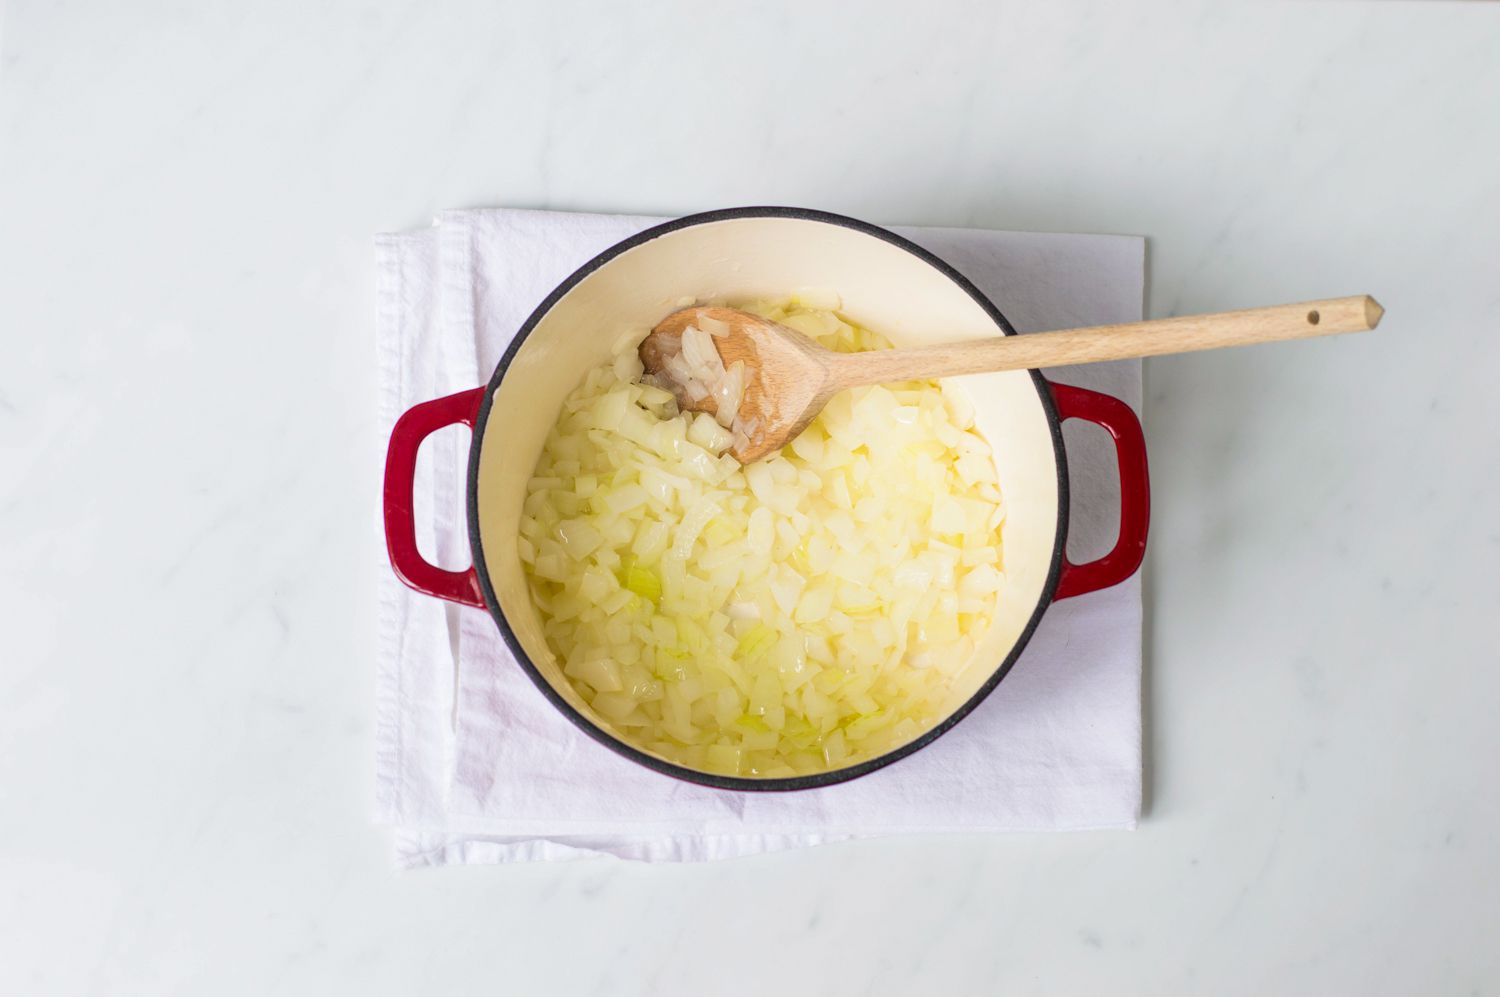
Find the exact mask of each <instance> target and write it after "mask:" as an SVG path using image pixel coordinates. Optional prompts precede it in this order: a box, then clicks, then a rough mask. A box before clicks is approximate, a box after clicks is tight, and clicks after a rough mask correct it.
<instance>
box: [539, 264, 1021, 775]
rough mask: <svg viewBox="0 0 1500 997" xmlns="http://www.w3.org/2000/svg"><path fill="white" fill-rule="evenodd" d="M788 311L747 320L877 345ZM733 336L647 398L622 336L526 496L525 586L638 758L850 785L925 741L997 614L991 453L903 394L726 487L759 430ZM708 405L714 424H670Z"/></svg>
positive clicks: (803, 304)
mask: <svg viewBox="0 0 1500 997" xmlns="http://www.w3.org/2000/svg"><path fill="white" fill-rule="evenodd" d="M799 299H800V300H799V301H798V302H797V303H795V304H791V305H787V304H766V303H752V304H751V305H749V306H748V307H749V308H750V310H752V311H755V312H756V313H757V314H762V315H764V316H765V317H767V318H770V319H773V320H775V321H781V322H785V323H786V324H787V325H789V326H791V327H793V328H796V329H798V330H799V331H802V332H804V333H806V334H807V335H810V336H813V337H814V338H816V339H818V341H819V342H821V343H822V344H823V345H824V346H827V347H829V348H831V349H840V350H845V351H848V350H854V349H867V348H883V347H886V346H888V345H889V344H887V343H885V342H884V340H882V339H880V338H879V337H878V336H876V335H875V334H874V333H872V332H870V331H869V330H866V329H862V328H859V327H856V326H851V325H849V324H848V323H847V322H846V321H845V320H843V319H841V318H840V317H839V316H838V315H836V314H834V313H833V312H832V311H831V310H827V309H831V308H835V307H837V304H836V302H837V298H836V296H829V295H822V296H819V295H814V294H809V293H807V292H803V293H802V294H801V295H799ZM814 300H816V301H817V302H818V303H819V304H823V305H826V306H827V309H824V310H818V309H816V308H813V307H810V304H811V302H812V301H814ZM726 332H727V327H726V326H724V324H723V323H721V322H716V321H712V320H706V319H700V320H699V321H698V324H697V326H696V327H691V328H689V329H686V330H684V333H683V336H682V340H681V343H680V346H679V347H678V351H677V352H676V353H674V354H672V355H670V356H667V357H665V358H664V362H663V368H662V372H661V375H659V376H647V377H641V375H640V371H639V361H638V360H637V358H636V352H635V351H636V348H637V347H638V345H639V343H640V341H641V338H642V336H643V335H644V332H643V331H642V330H630V331H628V332H625V333H623V334H622V335H621V336H620V337H619V338H618V340H617V342H616V343H615V350H614V351H613V359H612V360H610V361H609V362H607V363H605V364H603V365H602V366H601V367H599V368H598V369H596V370H594V371H592V372H591V373H590V374H589V375H588V377H586V378H585V379H584V381H583V383H582V384H580V385H579V387H578V388H577V389H576V390H575V391H574V392H573V393H572V394H571V395H569V397H568V399H567V400H566V401H565V402H564V404H563V406H562V411H561V413H560V415H559V418H558V423H557V426H556V428H555V429H554V430H553V432H552V433H551V434H550V435H549V436H548V438H547V442H546V444H545V446H544V448H543V452H542V455H541V457H540V459H539V460H538V462H537V465H536V468H535V471H534V473H533V475H532V477H531V479H530V481H529V482H528V483H527V497H526V500H525V503H524V506H523V516H522V521H521V524H520V537H519V539H518V541H517V544H518V549H519V552H520V554H521V561H522V567H523V569H524V571H525V573H526V575H527V578H528V580H529V583H530V586H531V591H532V595H533V600H534V602H535V604H536V607H537V610H538V612H539V614H540V616H541V620H542V626H543V632H544V633H545V635H546V638H547V642H548V644H549V646H550V647H551V649H552V650H553V652H554V653H556V654H557V656H558V659H559V661H560V662H561V663H562V671H563V675H564V676H565V677H566V679H567V680H568V681H569V682H571V683H572V684H573V685H574V687H575V689H576V690H577V692H578V694H579V695H580V696H582V697H583V698H584V699H585V700H586V701H587V702H588V703H589V704H590V706H591V707H592V708H593V710H594V711H595V713H596V715H597V717H598V718H599V719H600V721H601V722H603V723H605V724H608V725H610V726H612V727H613V728H614V729H615V731H616V732H617V733H618V734H619V736H621V737H623V738H625V739H626V740H628V741H630V742H631V743H632V744H635V745H637V746H639V747H641V748H642V749H643V750H646V751H649V752H651V753H653V754H656V755H658V756H660V757H663V758H667V759H669V760H672V761H675V762H678V763H679V764H683V765H688V766H691V767H693V768H697V769H702V770H706V771H712V772H721V773H725V774H732V775H742V776H751V777H769V776H774V775H788V774H796V773H810V772H818V771H823V770H826V769H828V768H830V767H839V766H844V765H848V764H852V763H854V762H856V761H859V760H861V759H865V758H869V757H873V756H874V755H877V754H880V753H882V752H884V751H887V750H889V749H890V748H892V747H894V746H896V745H898V744H902V743H905V742H907V741H910V740H911V739H913V738H915V737H917V736H919V735H920V734H921V733H922V732H923V731H925V730H928V729H930V728H931V727H932V725H933V724H935V723H937V722H939V721H940V720H941V719H942V717H943V715H944V714H945V712H946V710H947V708H948V705H949V696H948V693H949V690H950V689H951V686H952V684H953V682H954V680H955V677H956V676H957V675H959V674H960V673H961V672H962V670H963V669H964V668H965V667H966V666H967V664H968V662H969V660H970V659H971V658H972V657H973V654H974V650H975V648H976V646H977V643H978V641H979V639H980V637H981V636H982V634H983V632H984V630H985V629H986V628H987V627H988V626H989V624H990V621H991V619H992V618H993V616H994V610H995V605H996V603H997V601H998V600H999V599H1000V598H1003V597H1004V592H1005V581H1006V580H1005V573H1004V572H1005V568H1004V558H1003V552H1002V548H1001V545H1000V531H1001V529H1002V527H1003V524H1004V519H1005V507H1004V503H1003V500H1002V495H1001V491H1000V489H999V484H998V480H997V478H996V476H995V471H994V462H993V460H992V459H991V456H990V448H989V446H988V444H986V443H985V441H984V440H983V439H982V438H981V437H980V436H979V435H978V434H977V433H976V432H975V431H974V429H973V428H972V427H973V408H972V406H971V405H969V403H968V400H967V399H966V398H965V397H964V396H963V395H962V393H961V392H959V390H958V389H957V388H956V387H954V386H952V385H944V386H942V387H941V388H939V387H938V386H937V385H935V384H928V383H923V384H902V385H893V386H885V387H872V388H860V389H855V390H853V391H849V392H844V393H842V394H840V395H837V396H835V397H834V399H833V400H832V402H831V403H830V404H829V405H828V407H827V408H826V409H825V410H824V412H823V414H822V415H820V416H819V417H818V418H817V419H816V420H814V422H813V424H812V426H810V427H809V429H808V430H807V432H805V433H803V434H802V435H801V436H799V437H798V438H797V439H796V440H794V441H793V442H792V443H791V444H790V445H789V446H787V447H786V448H785V449H783V450H782V451H781V453H779V454H776V455H773V456H771V457H770V458H768V459H766V460H763V461H758V462H755V463H752V464H748V465H744V466H741V465H740V464H739V462H738V461H736V460H734V458H733V457H732V456H729V455H728V453H727V451H728V449H729V448H730V447H732V446H735V445H737V444H742V443H743V442H745V440H746V439H747V438H748V437H749V436H751V435H753V434H754V432H755V430H756V426H755V425H754V424H753V422H751V421H749V420H743V419H740V418H737V413H738V410H739V408H740V405H741V404H742V402H743V400H744V393H745V389H746V386H747V384H748V380H747V377H748V372H747V371H746V368H745V365H744V364H743V363H742V362H736V363H734V364H731V365H729V367H728V368H727V369H726V367H725V365H724V363H723V360H722V358H721V357H720V356H719V352H718V348H717V346H716V345H715V340H716V339H717V338H719V337H722V336H723V335H724V334H725V333H726ZM637 379H638V383H633V382H637ZM709 397H712V398H713V399H714V402H715V407H716V409H717V415H716V416H709V415H707V414H705V413H693V412H683V411H679V408H678V404H677V403H678V400H681V399H686V400H688V401H701V400H703V399H705V398H709ZM897 483H899V487H898V486H897Z"/></svg>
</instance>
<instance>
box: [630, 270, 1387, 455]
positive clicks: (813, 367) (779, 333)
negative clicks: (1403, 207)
mask: <svg viewBox="0 0 1500 997" xmlns="http://www.w3.org/2000/svg"><path fill="white" fill-rule="evenodd" d="M1383 314H1385V309H1384V308H1381V307H1380V305H1379V304H1377V303H1376V301H1375V299H1374V298H1372V297H1370V296H1369V295H1356V296H1355V297H1351V298H1329V299H1327V300H1324V301H1305V302H1303V303H1301V304H1296V305H1272V306H1271V307H1269V308H1248V309H1245V310H1243V311H1237V312H1220V313H1218V314H1213V315H1186V316H1182V317H1180V318H1167V319H1156V320H1154V321H1151V322H1128V323H1125V324H1123V325H1098V326H1090V327H1088V328H1084V329H1065V330H1063V331H1061V332H1041V333H1035V334H1032V335H1026V336H996V337H994V338H991V339H975V340H970V341H969V342H965V343H947V344H944V345H941V346H919V347H916V348H915V349H906V350H872V351H869V352H865V353H835V352H833V351H832V350H828V349H824V348H823V347H821V346H819V345H818V344H817V343H815V342H813V341H812V340H811V339H809V338H807V337H806V336H804V335H802V334H801V333H800V332H797V331H795V330H793V329H788V328H787V327H786V326H784V325H780V324H778V323H776V322H772V321H770V320H769V319H763V318H761V317H760V316H758V315H752V314H750V313H749V312H743V311H740V310H739V309H737V308H723V307H711V306H701V307H695V308H684V309H682V310H680V311H675V312H673V313H672V314H670V315H668V316H667V317H666V318H664V319H662V320H661V322H659V323H658V324H657V326H656V328H654V329H652V330H651V334H650V335H648V336H647V337H646V338H645V340H644V341H643V342H642V343H641V346H640V356H641V362H642V363H643V364H645V367H646V371H647V372H648V373H654V374H658V375H659V376H662V377H664V378H665V377H666V375H665V372H664V369H663V364H664V362H665V360H666V358H667V357H668V356H670V355H672V354H674V353H676V352H678V350H680V349H681V342H680V341H681V337H682V330H683V329H684V328H686V327H687V326H690V325H691V326H695V327H697V328H703V326H701V325H698V322H699V321H700V320H701V319H709V320H717V321H719V322H722V323H724V324H725V325H727V326H728V327H729V328H728V332H727V333H726V334H724V335H720V336H716V337H714V345H715V346H717V347H718V349H719V356H720V358H721V359H723V361H724V366H725V367H728V366H730V365H732V364H733V363H734V362H735V361H737V360H743V361H744V362H745V370H746V385H745V391H744V395H743V397H742V399H741V401H740V409H739V415H740V417H741V418H742V420H744V422H745V424H747V425H749V426H751V427H753V429H752V431H751V432H750V433H748V434H747V435H748V439H747V442H746V443H745V444H744V445H742V446H736V447H734V448H733V449H732V450H731V451H730V452H731V453H733V454H734V456H735V457H737V458H738V459H739V460H740V462H741V463H745V464H748V463H750V462H751V461H755V460H759V459H760V458H762V457H764V456H766V455H767V454H770V453H775V452H776V451H777V450H780V449H781V447H782V446H783V445H784V444H786V443H787V442H788V441H790V440H791V439H793V438H794V437H795V436H796V435H797V434H798V433H800V432H802V430H804V429H806V428H807V424H808V423H810V422H812V420H813V419H814V418H816V417H817V414H818V413H819V412H821V411H823V406H824V405H826V404H827V403H828V400H829V399H830V398H832V397H833V396H834V395H835V394H837V393H838V392H840V391H842V390H843V389H845V388H853V387H858V386H860V385H864V384H880V383H882V382H887V381H917V380H928V379H931V378H936V377H950V376H953V375H957V374H980V373H987V372H990V371H998V370H1025V369H1031V368H1037V367H1063V366H1067V365H1069V364H1080V363H1096V362H1098V361H1101V360H1124V359H1127V358H1131V357H1153V356H1159V355H1161V354H1164V353H1188V352H1191V351H1193V350H1212V349H1218V348H1219V347H1221V346H1247V345H1250V344H1252V343H1269V342H1274V341H1276V340H1280V339H1305V338H1308V337H1311V336H1328V335H1332V334H1334V333H1339V332H1361V331H1363V330H1366V329H1373V328H1375V326H1376V325H1377V324H1379V322H1380V317H1381V316H1382V315H1383ZM710 324H712V321H711V322H710ZM677 394H678V401H679V402H680V403H681V404H682V407H683V408H686V409H690V410H692V411H697V412H708V413H710V414H712V413H714V412H715V408H716V407H715V404H714V399H713V396H712V395H710V396H709V397H707V398H704V399H702V400H700V401H696V402H695V401H691V400H690V399H688V398H686V396H685V395H684V394H683V393H682V392H678V393H677Z"/></svg>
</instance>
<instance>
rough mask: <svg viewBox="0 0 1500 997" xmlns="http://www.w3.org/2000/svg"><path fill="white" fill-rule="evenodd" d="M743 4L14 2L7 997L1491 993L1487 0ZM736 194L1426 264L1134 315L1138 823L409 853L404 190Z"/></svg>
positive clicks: (1266, 256) (875, 215)
mask: <svg viewBox="0 0 1500 997" xmlns="http://www.w3.org/2000/svg"><path fill="white" fill-rule="evenodd" d="M725 9H726V8H722V7H720V6H719V5H710V4H701V3H700V4H689V3H685V2H684V3H663V2H655V3H638V4H607V5H606V4H602V3H601V4H597V5H591V6H584V5H578V4H563V3H558V4H540V3H537V4H525V5H521V4H513V5H494V4H481V3H466V4H451V5H439V4H428V3H417V2H411V0H408V2H404V3H395V4H388V5H384V6H383V7H381V8H379V9H376V8H374V7H367V6H365V5H356V4H352V3H332V2H330V3H320V4H308V3H291V2H268V3H259V4H229V3H216V4H158V3H148V2H141V3H135V4H130V5H124V4H105V3H82V4H71V5H63V4H44V3H37V2H11V3H8V4H6V6H5V8H4V12H3V20H0V443H3V454H4V460H3V462H0V511H3V515H0V563H3V564H4V566H5V570H4V571H3V572H0V624H3V627H4V634H5V636H4V642H3V646H0V993H5V994H28V995H32V994H38V995H40V994H46V995H52V994H90V995H92V994H117V993H118V994H127V993H129V994H135V993H150V994H179V993H180V994H202V993H213V994H238V993H246V994H326V993H345V992H348V993H362V994H387V993H388V994H412V993H477V992H511V993H527V994H531V993H559V994H562V993H598V994H627V993H654V994H702V993H706V992H711V991H720V992H725V993H754V992H760V991H763V990H767V989H770V988H774V989H771V990H770V992H775V993H781V992H784V991H786V990H793V991H796V990H807V991H810V992H818V993H996V992H1006V993H1025V992H1038V993H1112V994H1113V993H1120V994H1137V993H1139V994H1161V993H1216V994H1241V993H1243V994H1261V993H1280V994H1303V993H1306V994H1329V993H1360V994H1386V993H1389V994H1407V993H1430V994H1479V993H1493V992H1495V991H1496V989H1497V988H1500V947H1497V946H1496V945H1495V938H1496V936H1497V934H1500V848H1497V847H1496V832H1497V825H1500V791H1497V785H1496V781H1495V775H1494V765H1495V759H1496V758H1500V723H1497V722H1496V713H1497V707H1500V668H1497V667H1496V666H1497V664H1500V662H1497V657H1500V656H1497V653H1496V651H1495V647H1496V642H1495V638H1494V634H1495V631H1496V620H1497V610H1500V582H1497V581H1496V572H1497V568H1500V527H1497V524H1496V512H1497V510H1500V463H1497V458H1496V454H1497V452H1500V450H1497V445H1496V444H1497V428H1496V427H1497V425H1500V401H1497V398H1500V395H1497V393H1496V391H1495V387H1494V383H1493V379H1494V377H1495V374H1496V371H1497V370H1500V338H1497V336H1496V332H1497V325H1500V182H1497V179H1496V177H1497V175H1500V173H1497V171H1500V114H1497V113H1496V102H1497V98H1500V60H1497V59H1496V57H1495V53H1496V52H1497V51H1500V4H1495V3H1485V2H1476V3H1453V4H1448V3H1400V2H1377V3H1305V4H1297V3H1294V4H1284V3H1259V4H1230V5H1223V4H1210V5H1204V6H1199V5H1196V4H1183V5H1174V6H1170V7H1156V6H1152V7H1143V6H1141V5H1139V4H1115V5H1104V4H1099V5H1092V6H1087V7H1082V6H1076V5H1073V4H1061V3H1036V4H1028V5H1013V4H1008V3H1002V4H996V3H992V2H983V0H971V2H942V0H933V2H929V3H924V4H921V5H919V6H918V7H916V8H913V7H912V6H911V5H908V4H898V3H872V4H866V5H864V6H863V8H862V10H863V13H861V14H860V15H859V16H858V17H855V16H854V15H853V14H852V13H851V11H852V10H853V7H852V6H851V5H838V6H835V5H833V4H827V5H817V4H808V3H790V2H788V3H762V4H758V5H753V6H752V5H743V6H740V5H737V6H736V7H735V8H734V10H735V13H733V14H730V13H721V12H720V11H722V10H725ZM719 135H722V136H725V137H726V138H727V139H732V140H733V141H732V143H730V142H720V141H716V139H715V136H719ZM750 202H783V203H795V204H806V205H813V206H818V207H824V208H829V209H832V210H837V211H843V212H847V213H850V214H854V215H859V216H862V217H866V218H869V219H871V220H874V221H883V222H890V223H901V222H905V223H926V224H949V225H953V224H957V225H983V226H991V227H998V228H1022V229H1025V228H1030V229H1038V230H1064V231H1108V232H1128V233H1140V234H1145V235H1148V236H1149V237H1150V239H1151V243H1150V259H1151V283H1150V291H1149V301H1148V310H1149V312H1150V314H1153V315H1169V314H1173V313H1180V312H1188V311H1196V310H1209V309H1215V308H1228V307H1236V306H1242V305H1250V304H1259V303H1266V302H1278V301H1284V300H1296V299H1299V298H1307V297H1317V296H1324V295H1332V294H1345V293H1355V292H1360V291H1371V292H1374V293H1375V294H1377V295H1378V296H1379V297H1380V298H1381V300H1382V301H1383V302H1384V303H1385V304H1386V305H1387V307H1388V308H1389V310H1390V313H1389V316H1388V317H1387V319H1386V322H1385V324H1384V325H1383V326H1382V328H1381V330H1380V332H1379V333H1378V334H1376V335H1373V336H1367V337H1363V338H1359V339H1350V340H1347V341H1340V342H1333V341H1330V342H1316V343H1308V344H1299V345H1295V346H1286V347H1269V348H1263V349H1257V350H1253V351H1245V352H1239V353H1232V354H1223V355H1199V356H1195V357H1191V358H1184V359H1169V360H1160V361H1152V362H1150V363H1149V364H1148V366H1147V391H1148V411H1147V418H1148V422H1149V433H1150V443H1151V447H1152V457H1153V472H1154V485H1155V497H1156V504H1155V523H1154V531H1153V538H1152V547H1151V554H1150V560H1149V564H1148V575H1147V578H1146V581H1147V590H1148V606H1147V612H1148V622H1149V633H1148V646H1147V662H1148V664H1147V673H1148V689H1147V694H1148V695H1147V698H1148V702H1149V717H1148V720H1149V728H1150V738H1149V741H1150V765H1149V773H1150V774H1149V786H1148V798H1149V801H1150V802H1149V809H1148V812H1147V814H1146V818H1145V820H1144V822H1143V824H1142V826H1141V829H1140V830H1139V831H1137V832H1135V833H1102V834H1071V835H1051V836H1008V837H959V838H947V839H939V838H910V839H903V840H896V841H887V842H866V843H861V844H855V845H847V846H834V847H829V848H825V849H819V850H813V851H806V852H800V853H794V854H781V855H774V856H769V857H762V858H757V859H751V860H744V861H738V862H733V863H728V864H722V865H708V866H691V867H644V866H636V865H627V864H620V863H584V864H575V865H570V866H533V867H514V868H473V869H451V870H445V871H434V872H426V873H414V874H397V873H395V872H394V871H393V870H392V868H391V864H390V843H389V840H388V838H387V832H385V831H383V830H380V829H377V828H375V827H373V826H371V824H370V822H369V812H370V804H371V775H370V741H371V729H372V718H373V708H372V707H373V704H372V702H371V684H372V672H371V669H372V665H371V650H372V644H373V636H372V619H371V617H372V610H373V584H374V582H373V579H374V572H375V571H376V570H379V569H380V565H379V564H378V563H377V562H376V561H375V558H374V554H373V552H372V549H371V544H370V540H371V536H372V531H373V529H374V496H375V493H376V489H377V474H378V461H379V454H378V452H377V449H376V446H375V441H374V440H373V435H374V434H373V433H372V431H371V425H372V421H373V418H374V406H373V405H372V401H371V396H370V395H371V382H372V377H373V363H372V357H371V346H370V335H371V327H372V321H373V318H372V310H373V291H372V286H371V279H372V278H371V247H370V234H371V233H373V232H375V231H378V230H390V229H397V228H403V227H408V226H410V225H413V224H420V223H421V222H422V221H424V220H425V219H426V218H428V217H429V216H430V215H431V214H432V213H433V212H434V211H435V210H437V209H439V208H442V207H447V206H466V205H480V204H511V205H522V206H543V207H556V208H570V207H576V208H589V209H606V210H622V211H641V212H661V213H670V212H681V211H688V210H696V209H701V208H708V207H715V206H723V205H730V204H738V203H750Z"/></svg>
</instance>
